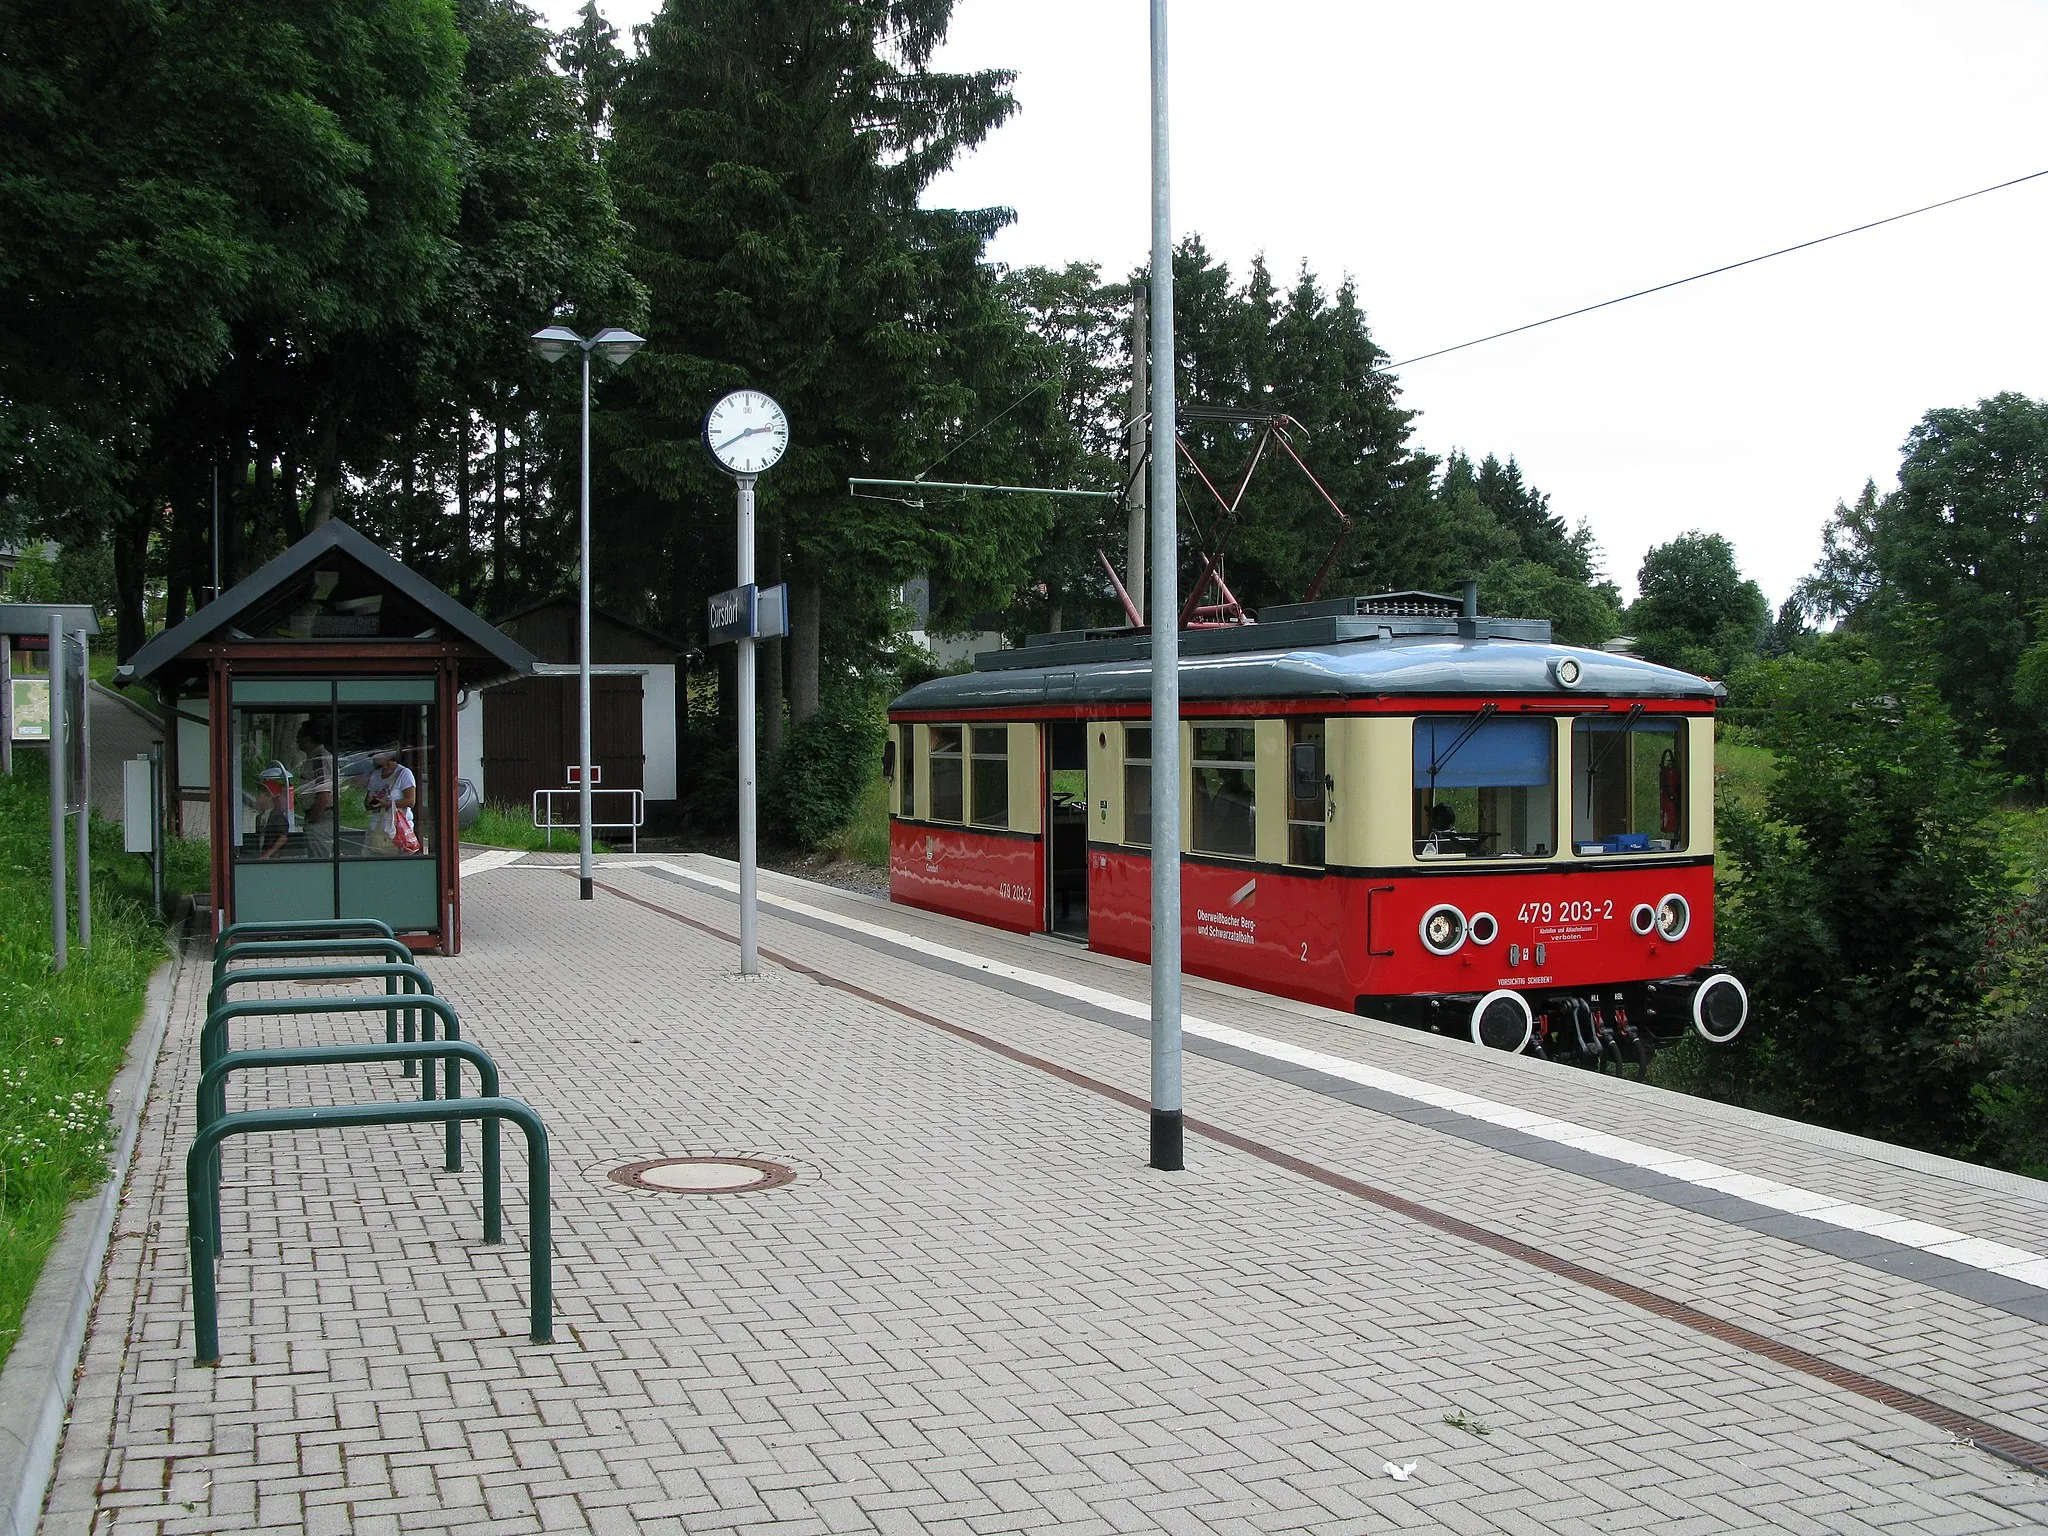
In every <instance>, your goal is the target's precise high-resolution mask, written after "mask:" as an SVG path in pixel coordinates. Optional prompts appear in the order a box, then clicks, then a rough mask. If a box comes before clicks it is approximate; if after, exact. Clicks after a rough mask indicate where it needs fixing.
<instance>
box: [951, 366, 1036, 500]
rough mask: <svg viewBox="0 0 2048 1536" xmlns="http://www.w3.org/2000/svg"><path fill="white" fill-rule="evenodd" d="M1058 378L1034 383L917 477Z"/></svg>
mask: <svg viewBox="0 0 2048 1536" xmlns="http://www.w3.org/2000/svg"><path fill="white" fill-rule="evenodd" d="M1058 378H1059V375H1057V374H1050V375H1048V376H1047V377H1045V378H1042V379H1040V380H1039V381H1038V382H1037V383H1036V384H1034V385H1032V386H1031V387H1030V388H1029V389H1027V390H1025V391H1024V393H1023V394H1021V395H1019V396H1018V397H1017V398H1016V399H1014V400H1012V401H1011V402H1010V403H1009V404H1008V405H1006V406H1004V407H1003V408H1002V409H1001V410H1000V411H997V412H996V413H995V415H993V416H991V417H989V419H988V420H987V421H984V422H983V423H982V424H981V425H980V426H978V427H976V428H975V429H974V430H973V431H972V432H970V433H968V434H967V435H966V436H965V437H963V438H961V439H960V441H959V442H957V443H955V444H954V445H953V446H952V447H950V448H948V449H947V450H946V451H945V452H944V453H942V454H940V455H939V456H938V457H937V458H936V459H933V460H932V461H931V463H929V464H927V465H925V467H924V468H923V469H921V470H919V471H918V472H917V478H918V479H919V480H922V479H924V477H925V476H926V475H928V474H930V473H931V472H932V471H933V470H935V469H937V468H938V467H939V466H940V465H941V464H943V463H945V462H946V460H948V459H950V458H951V457H953V455H954V454H956V453H958V452H959V451H960V450H961V449H962V448H965V447H966V446H967V445H968V444H969V443H971V442H973V441H974V440H975V439H976V438H977V437H979V436H981V434H982V433H984V432H986V431H987V430H988V429H989V428H990V427H992V426H994V425H995V424H996V423H997V422H999V421H1001V420H1002V419H1003V418H1004V417H1005V416H1007V415H1009V414H1010V412H1012V411H1014V410H1015V409H1017V407H1018V406H1020V405H1022V404H1023V403H1024V402H1025V401H1026V400H1029V399H1030V398H1031V397H1032V396H1033V395H1035V394H1037V393H1038V392H1039V391H1040V390H1041V389H1043V388H1045V386H1046V385H1048V384H1052V383H1056V382H1057V381H1058Z"/></svg>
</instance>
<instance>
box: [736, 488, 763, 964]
mask: <svg viewBox="0 0 2048 1536" xmlns="http://www.w3.org/2000/svg"><path fill="white" fill-rule="evenodd" d="M733 478H734V480H735V481H736V482H737V484H738V486H739V492H740V528H739V586H740V590H741V591H742V592H745V591H746V589H747V588H749V587H751V586H753V584H754V479H755V477H754V476H752V475H735V476H734V477H733ZM743 601H744V599H743ZM753 628H754V626H753V624H752V623H751V622H749V623H748V624H747V625H746V627H745V632H743V633H742V634H741V635H740V639H739V656H738V658H737V660H738V666H737V669H736V670H737V671H738V674H739V692H740V764H739V778H740V974H741V975H742V976H758V975H760V974H761V956H760V953H759V951H758V949H757V947H756V943H755V931H756V928H757V922H756V916H757V914H756V910H755V894H754V893H755V885H756V876H755V848H754V636H753Z"/></svg>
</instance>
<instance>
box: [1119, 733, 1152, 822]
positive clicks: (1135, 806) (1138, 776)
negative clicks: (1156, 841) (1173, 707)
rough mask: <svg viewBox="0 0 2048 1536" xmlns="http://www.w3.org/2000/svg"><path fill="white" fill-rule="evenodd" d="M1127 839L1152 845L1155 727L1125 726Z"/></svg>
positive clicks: (1125, 817) (1125, 812)
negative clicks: (1153, 740)
mask: <svg viewBox="0 0 2048 1536" xmlns="http://www.w3.org/2000/svg"><path fill="white" fill-rule="evenodd" d="M1124 841H1125V842H1127V843H1136V844H1138V845H1139V846H1140V847H1144V848H1149V847H1150V846H1151V845H1152V727H1151V726H1149V725H1127V726H1125V727H1124Z"/></svg>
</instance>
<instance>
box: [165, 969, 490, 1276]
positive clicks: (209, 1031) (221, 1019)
mask: <svg viewBox="0 0 2048 1536" xmlns="http://www.w3.org/2000/svg"><path fill="white" fill-rule="evenodd" d="M408 996H409V998H410V1001H409V1002H408V1003H407V1005H406V1006H407V1007H408V1008H411V1009H416V1010H418V1012H419V1013H420V1015H421V1018H420V1037H421V1044H425V1043H427V1042H428V1041H430V1040H431V1039H432V1038H433V1031H434V1026H433V1022H432V1021H433V1020H434V1019H437V1018H438V1019H439V1020H440V1021H441V1024H442V1033H443V1034H444V1035H446V1036H447V1038H448V1039H450V1040H460V1039H461V1038H462V1024H461V1020H460V1019H459V1018H458V1017H457V1016H456V1012H455V1009H454V1008H453V1007H451V1006H450V1005H449V1003H448V1001H447V1000H446V999H445V998H439V997H435V996H434V995H433V994H431V993H425V992H415V993H411V994H408ZM385 1001H386V1000H385V996H384V995H376V996H369V997H284V998H278V997H265V998H250V999H247V1000H245V1001H243V1002H239V1003H222V1004H220V1006H218V1007H217V1008H214V1009H213V1010H211V1011H210V1012H209V1013H208V1014H207V1015H206V1023H205V1025H204V1026H202V1027H201V1029H200V1031H199V1070H200V1080H201V1081H202V1082H204V1081H205V1073H206V1069H207V1068H208V1067H210V1066H212V1065H213V1064H214V1063H215V1062H216V1061H218V1060H219V1059H220V1058H221V1057H222V1056H224V1055H226V1054H227V1045H228V1025H229V1023H230V1022H231V1021H233V1020H235V1019H253V1018H262V1017H265V1016H266V1015H272V1014H294V1013H298V1014H304V1013H377V1012H380V1011H382V1010H383V1008H384V1007H385ZM282 1049H291V1047H282ZM404 1050H405V1047H404V1046H401V1047H400V1048H399V1052H400V1053H402V1052H403V1051H404ZM412 1053H413V1055H414V1056H415V1057H418V1056H419V1055H420V1051H419V1048H418V1047H417V1046H414V1047H412ZM393 1059H403V1058H402V1054H397V1055H394V1057H393ZM460 1086H461V1084H460V1083H459V1082H458V1080H457V1077H456V1067H455V1062H454V1061H453V1060H452V1059H451V1060H450V1061H449V1062H448V1066H447V1092H446V1094H445V1095H444V1097H446V1098H451V1099H452V1098H455V1097H456V1096H457V1089H458V1088H459V1087H460ZM215 1091H216V1092H218V1087H217V1086H216V1090H215ZM433 1098H434V1074H433V1072H432V1071H424V1072H422V1073H420V1101H421V1102H422V1103H431V1102H432V1101H433ZM198 1111H199V1121H200V1123H201V1124H202V1125H204V1124H206V1123H208V1122H210V1121H212V1120H215V1119H218V1118H219V1117H220V1115H221V1114H222V1113H224V1112H225V1111H224V1106H222V1105H221V1104H220V1103H218V1102H216V1101H214V1100H212V1099H210V1098H209V1097H208V1096H207V1095H206V1093H205V1091H204V1090H201V1092H200V1096H199V1105H198ZM447 1141H448V1150H447V1164H448V1166H449V1167H450V1168H460V1167H461V1166H462V1127H461V1126H460V1125H459V1124H457V1123H456V1122H454V1121H452V1120H451V1121H449V1122H448V1137H447ZM219 1175H220V1170H219V1169H218V1168H216V1169H215V1170H214V1176H215V1177H216V1178H218V1177H219ZM216 1238H217V1234H216Z"/></svg>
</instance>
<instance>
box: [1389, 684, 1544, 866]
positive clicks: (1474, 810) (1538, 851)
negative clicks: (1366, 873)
mask: <svg viewBox="0 0 2048 1536" xmlns="http://www.w3.org/2000/svg"><path fill="white" fill-rule="evenodd" d="M1556 759H1557V736H1556V732H1555V730H1554V728H1553V727H1552V725H1551V723H1550V721H1548V720H1528V719H1519V720H1503V719H1500V718H1499V717H1498V716H1496V715H1493V714H1491V713H1488V712H1482V713H1479V714H1476V715H1438V716H1432V717H1425V718H1423V719H1420V720H1417V721H1416V722H1415V777H1414V794H1415V827H1414V835H1415V856H1416V857H1417V858H1419V859H1450V858H1466V859H1500V858H1533V859H1547V858H1549V857H1550V850H1551V846H1552V843H1553V841H1554V839H1555V831H1554V829H1555V827H1556V824H1557V778H1556V772H1557V766H1556Z"/></svg>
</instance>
